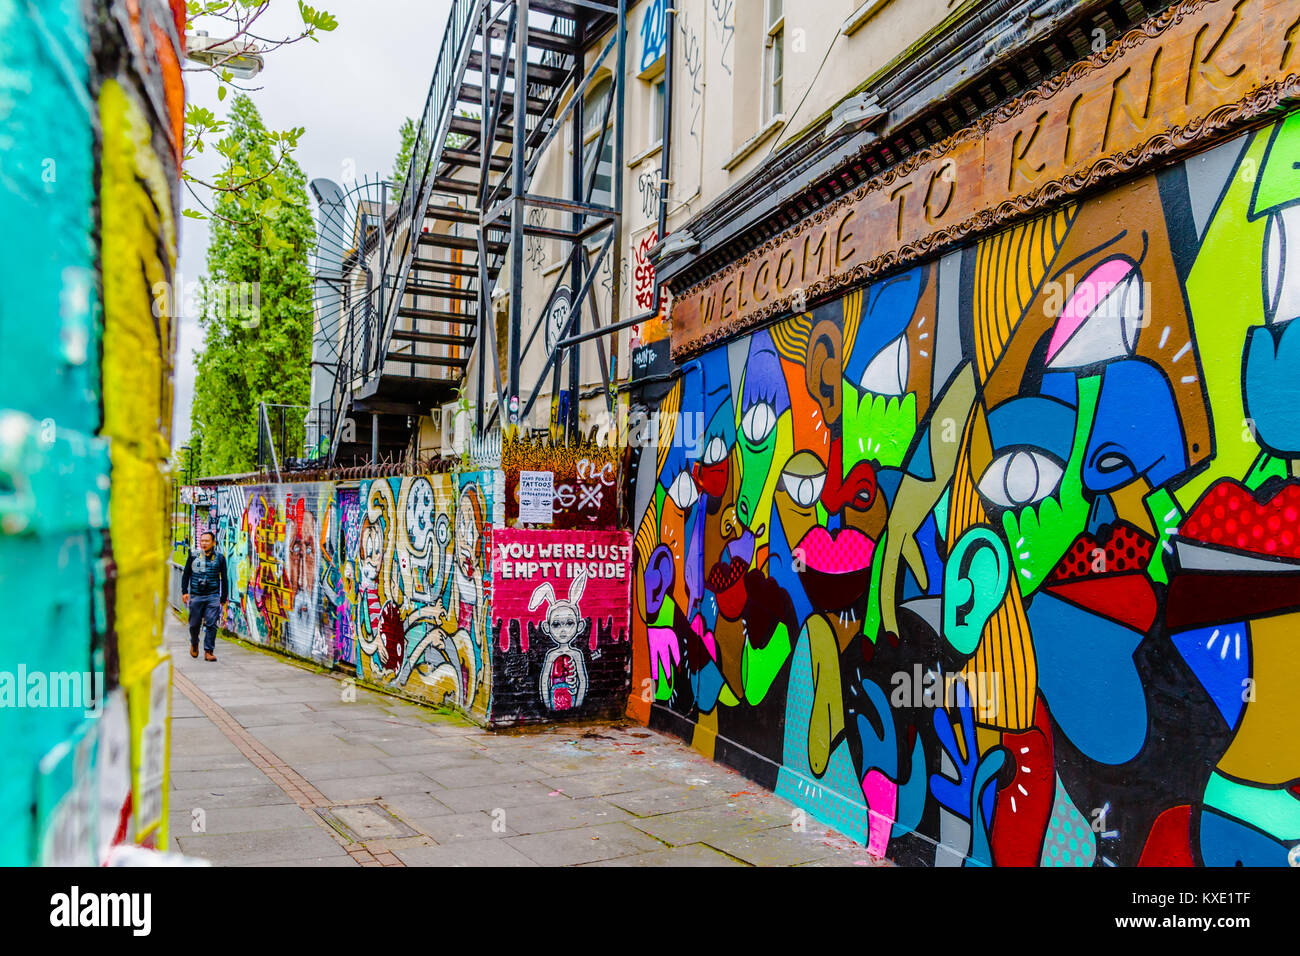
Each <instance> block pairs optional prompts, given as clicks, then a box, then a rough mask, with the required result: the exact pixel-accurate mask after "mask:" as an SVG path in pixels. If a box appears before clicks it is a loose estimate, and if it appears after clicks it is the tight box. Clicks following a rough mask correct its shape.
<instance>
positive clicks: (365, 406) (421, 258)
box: [329, 0, 626, 464]
mask: <svg viewBox="0 0 1300 956" xmlns="http://www.w3.org/2000/svg"><path fill="white" fill-rule="evenodd" d="M625 13H626V0H617V2H599V0H571V2H560V0H453V3H452V9H451V14H450V17H449V19H448V23H447V28H446V31H445V32H444V34H443V39H442V46H441V49H440V51H439V54H438V61H437V67H436V68H435V71H434V77H433V82H432V83H431V85H430V88H429V94H428V97H427V99H426V101H425V107H424V112H423V114H422V115H421V118H420V121H419V125H418V128H417V135H416V139H415V144H414V147H413V149H412V156H411V163H410V167H409V170H408V172H407V175H406V178H405V181H404V182H403V183H400V184H395V185H394V194H395V195H397V196H398V197H399V198H398V199H397V202H396V204H395V205H392V204H389V203H388V202H387V201H386V200H385V202H384V203H383V215H382V217H375V219H376V221H375V222H373V223H372V225H374V226H376V227H378V229H376V230H375V231H376V232H377V233H378V234H377V235H374V236H373V237H371V236H369V235H365V227H364V226H363V227H362V231H363V235H362V237H361V244H362V247H361V251H360V252H359V253H358V255H359V257H360V259H361V260H362V262H363V264H366V265H367V268H368V263H367V258H368V259H369V260H370V261H374V264H375V268H374V269H373V270H371V271H373V272H374V273H377V274H378V275H379V276H380V280H381V281H379V282H378V283H376V284H375V287H374V288H372V289H368V290H367V293H366V295H365V300H364V304H365V308H362V309H354V310H353V314H352V317H351V318H350V319H349V320H348V321H347V322H346V329H345V330H343V331H341V332H340V335H341V336H343V337H346V341H345V343H344V344H342V345H341V346H340V352H341V353H345V354H346V355H347V356H348V357H349V361H347V362H346V363H344V362H342V361H341V362H340V374H339V376H338V378H339V386H338V402H337V403H336V404H335V405H334V407H335V408H337V410H338V411H337V413H335V414H334V421H333V430H332V440H331V441H330V443H329V444H330V449H331V452H330V460H331V462H332V463H334V464H355V463H360V462H362V461H367V460H370V461H375V460H382V459H385V458H387V459H396V458H400V457H401V456H402V455H403V454H404V453H405V451H406V449H407V447H408V445H409V444H410V439H411V430H412V427H413V426H414V424H415V423H416V422H417V421H418V418H419V416H420V415H423V414H427V413H428V412H429V411H430V409H431V408H433V407H435V406H437V405H439V404H441V403H445V402H447V401H450V400H452V399H453V398H454V397H455V396H456V395H457V394H458V393H459V392H460V391H461V389H462V386H463V384H464V381H465V374H466V369H467V368H468V366H469V365H470V363H471V356H472V355H473V350H474V349H475V347H476V346H478V347H483V346H486V349H485V351H484V353H483V355H482V358H483V359H484V360H483V361H479V362H477V369H478V375H477V378H478V381H477V388H476V389H470V390H469V391H470V392H471V394H470V395H469V396H467V397H469V399H470V400H471V401H472V402H474V403H475V407H476V408H477V415H478V425H479V428H480V429H482V427H483V416H484V411H485V408H486V403H485V398H486V395H485V392H486V389H487V385H486V382H487V376H488V375H489V374H490V375H491V376H492V380H493V383H494V385H495V389H494V391H495V393H496V398H497V403H496V407H495V408H494V409H493V412H492V414H493V416H495V414H496V412H497V411H498V410H500V409H501V408H509V409H511V410H512V411H513V412H515V417H514V420H518V414H517V412H518V406H519V399H518V397H519V395H520V383H519V366H520V357H521V353H522V352H524V351H525V350H526V349H527V348H528V347H529V346H528V345H525V344H523V342H522V328H523V310H524V307H525V303H524V302H523V301H522V299H523V297H522V294H521V292H520V287H521V278H522V274H523V271H524V261H523V247H524V236H525V235H530V236H541V237H544V238H547V239H558V240H562V241H564V242H567V243H569V244H570V249H571V251H570V253H569V256H568V261H567V268H565V269H562V270H559V276H558V277H557V279H556V287H555V288H554V289H552V291H551V293H550V296H549V297H548V298H547V300H546V301H545V307H544V308H543V309H542V310H541V312H540V313H537V315H536V317H537V324H536V325H535V326H534V328H533V335H532V336H530V337H529V339H528V342H529V343H531V342H532V341H533V340H534V338H535V336H536V333H537V330H538V328H540V326H541V323H542V322H543V321H545V318H546V316H547V315H548V314H549V312H550V307H551V304H552V302H553V301H554V300H555V298H556V289H558V288H559V286H560V284H561V282H562V281H564V280H565V278H566V277H567V276H569V275H571V276H572V281H573V288H574V289H578V290H579V292H578V294H577V295H575V296H573V303H572V314H571V317H570V320H569V322H568V323H567V324H566V325H565V327H564V328H563V329H561V330H560V332H562V333H563V334H566V335H567V334H568V333H569V330H570V329H572V328H574V327H575V326H577V325H580V322H581V318H580V314H581V307H582V302H583V300H584V297H587V298H589V296H588V293H589V292H590V290H591V288H592V286H593V284H594V283H593V280H594V277H595V272H596V270H597V269H598V268H599V267H600V263H601V259H602V258H603V256H605V255H609V254H611V253H610V249H611V247H612V246H613V244H614V243H616V242H617V235H618V223H619V205H620V198H621V177H620V176H619V175H617V173H618V171H619V170H620V169H621V166H622V148H621V143H622V136H621V127H622V89H621V87H622V84H621V83H619V82H618V78H619V77H621V76H622V75H623V71H622V66H623V46H624V43H623V37H624V33H625V29H624V28H625ZM612 27H618V29H616V30H614V31H613V35H612V36H611V37H610V38H609V39H608V41H607V42H606V44H605V45H604V49H603V51H602V52H601V54H600V56H599V57H597V58H596V59H595V60H594V61H592V62H591V63H590V64H589V63H588V62H587V60H588V58H587V57H586V56H585V50H586V49H587V48H588V47H589V46H591V45H592V44H593V43H594V42H595V41H594V40H593V38H600V37H602V36H603V35H604V34H605V33H608V32H610V30H611V28H612ZM615 48H617V60H618V67H617V68H616V69H613V68H612V66H611V69H613V80H614V84H615V86H616V87H617V95H616V96H614V95H612V96H611V97H609V99H608V100H607V101H606V103H607V105H606V110H605V116H604V119H605V124H604V125H602V128H601V134H600V137H601V143H602V144H603V142H604V139H605V136H606V135H607V132H606V127H607V126H608V121H609V117H610V110H611V108H612V106H613V103H614V102H615V100H617V103H618V119H619V130H620V132H619V133H617V134H608V135H614V136H617V139H616V140H615V145H616V149H617V154H618V155H617V159H616V161H615V163H614V175H613V177H612V178H613V188H614V197H615V198H614V201H613V203H612V204H609V205H600V204H594V203H592V202H591V194H592V188H591V181H592V179H593V178H594V175H595V171H594V169H593V170H587V169H584V168H583V167H584V165H586V164H585V163H583V162H578V163H571V164H570V165H571V166H573V167H574V168H573V170H572V173H571V175H570V176H568V177H566V178H568V179H569V180H570V189H571V190H572V194H571V195H570V196H568V197H566V198H548V197H545V196H539V195H534V194H532V193H530V191H529V190H530V187H531V185H532V182H533V177H534V174H535V172H536V170H537V165H538V162H539V160H540V158H541V156H542V154H543V153H544V152H545V151H546V150H547V148H548V147H549V146H551V144H552V143H553V141H554V140H555V138H556V135H557V134H558V133H559V131H560V129H561V127H562V124H563V122H564V121H565V120H566V119H570V120H571V122H572V124H573V125H572V129H573V135H574V139H573V142H574V143H575V144H578V145H576V146H575V153H576V154H577V155H583V149H582V146H581V144H582V142H583V140H582V133H583V127H582V104H583V96H584V95H585V94H586V93H587V91H588V90H589V89H590V88H591V86H592V81H593V77H594V76H595V73H594V70H595V68H596V66H598V65H599V64H600V63H602V62H603V61H605V60H606V59H607V58H608V54H609V53H610V51H611V50H614V49H615ZM597 152H599V150H597ZM528 208H543V209H547V210H552V211H556V212H559V213H561V214H562V215H563V214H567V215H568V218H569V219H570V221H571V226H570V228H567V229H566V228H548V227H546V226H542V225H537V224H534V223H530V222H527V221H526V220H527V219H528V218H529V217H528V216H527V214H526V210H527V209H528ZM602 233H604V234H605V236H604V245H603V246H601V247H600V252H599V254H598V255H597V257H596V261H595V262H594V263H593V262H591V261H590V259H591V256H590V250H588V251H587V253H586V254H580V253H579V251H578V250H582V249H584V248H585V247H586V246H585V244H587V243H591V242H592V241H593V237H596V238H599V237H600V236H601V234H602ZM507 256H510V257H511V259H510V272H509V274H510V286H511V288H510V289H509V290H505V291H507V292H508V294H509V311H510V322H509V333H508V335H509V338H508V342H507V348H506V349H505V362H504V363H501V362H498V360H497V355H498V349H497V345H496V334H495V315H494V311H493V303H492V297H493V292H494V289H495V285H496V282H497V278H498V276H499V275H500V273H501V271H502V268H503V266H504V265H505V263H506V261H507V258H506V257H507ZM376 260H377V261H376ZM613 271H614V273H615V275H617V270H613ZM614 299H615V302H617V295H615V297H614ZM534 305H536V303H534ZM615 308H617V306H615ZM530 311H532V310H530ZM592 322H593V324H594V325H596V326H599V317H598V316H597V314H596V312H595V311H594V306H593V311H592ZM571 351H572V353H573V354H571V355H570V356H569V361H570V364H571V370H572V371H571V377H574V376H576V371H577V361H578V355H577V351H576V348H575V349H573V350H571ZM554 352H555V353H559V352H560V350H559V349H555V350H554ZM601 355H602V366H603V365H604V363H603V347H602V348H601ZM562 358H563V357H562V356H560V355H558V354H552V355H548V358H547V363H546V369H547V372H552V371H553V372H554V374H555V377H556V379H557V380H558V370H559V365H558V364H555V363H556V362H558V361H562ZM502 364H505V366H506V368H505V370H504V375H503V369H502ZM489 368H490V369H491V372H490V373H489V372H488V369H489ZM545 374H546V373H543V377H545ZM535 395H536V389H534V390H533V397H535ZM512 399H513V402H512ZM528 406H529V407H531V401H529V402H528Z"/></svg>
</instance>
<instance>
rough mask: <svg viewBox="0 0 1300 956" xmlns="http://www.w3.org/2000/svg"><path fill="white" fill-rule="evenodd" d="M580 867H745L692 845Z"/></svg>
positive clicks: (732, 859) (701, 847)
mask: <svg viewBox="0 0 1300 956" xmlns="http://www.w3.org/2000/svg"><path fill="white" fill-rule="evenodd" d="M581 865H582V866H693V867H694V866H746V865H747V864H746V863H744V862H743V861H741V860H737V859H735V858H733V857H730V856H727V854H725V853H722V852H720V851H718V850H715V849H714V848H713V847H711V846H705V845H704V844H702V843H694V844H691V845H690V846H678V847H673V848H672V849H665V850H654V851H652V852H650V853H636V854H633V855H632V856H620V857H615V858H614V859H612V860H597V861H596V862H594V863H583V864H581Z"/></svg>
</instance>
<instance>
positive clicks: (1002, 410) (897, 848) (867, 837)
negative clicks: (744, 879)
mask: <svg viewBox="0 0 1300 956" xmlns="http://www.w3.org/2000/svg"><path fill="white" fill-rule="evenodd" d="M1297 170H1300V114H1292V115H1291V116H1289V117H1286V118H1285V119H1282V120H1279V121H1277V122H1275V123H1274V124H1273V125H1271V126H1268V127H1266V128H1264V129H1261V130H1259V131H1257V132H1253V133H1250V134H1247V135H1245V136H1240V137H1238V138H1236V139H1233V140H1231V141H1228V142H1226V143H1224V144H1222V145H1219V146H1217V147H1216V148H1214V149H1212V150H1209V151H1208V152H1203V153H1201V154H1199V155H1196V156H1193V157H1192V158H1190V159H1188V160H1187V161H1185V162H1183V163H1180V164H1177V165H1174V166H1170V167H1167V168H1165V169H1162V170H1160V171H1158V172H1156V173H1154V174H1151V175H1147V176H1145V177H1143V178H1139V179H1136V180H1134V181H1131V182H1128V183H1127V184H1125V185H1122V186H1120V187H1118V188H1115V189H1112V190H1111V191H1109V192H1107V193H1105V194H1102V195H1100V196H1096V197H1093V198H1089V199H1086V200H1084V201H1082V202H1079V203H1077V204H1074V205H1069V206H1065V207H1063V208H1060V209H1058V210H1056V211H1055V212H1052V213H1050V214H1048V215H1043V216H1041V217H1039V218H1036V219H1033V220H1031V221H1027V222H1024V223H1022V224H1020V225H1017V226H1015V227H1013V228H1009V229H1006V230H1004V231H1002V232H999V233H997V234H995V235H990V236H988V237H986V238H983V239H981V240H979V241H977V242H975V243H974V244H972V245H968V246H966V247H964V248H960V249H957V250H956V251H953V252H950V253H948V254H945V255H943V256H942V257H941V258H939V259H937V260H934V261H930V262H927V263H924V264H921V265H919V266H916V267H913V268H910V269H908V270H907V271H903V272H899V273H896V274H893V275H889V276H887V277H884V278H881V279H878V280H876V281H872V282H871V283H869V284H867V285H865V286H862V287H858V288H854V289H852V290H851V291H848V292H847V293H846V294H843V295H842V296H841V297H840V298H837V299H834V300H832V301H829V302H826V303H825V304H823V305H820V306H817V307H816V308H814V309H813V310H812V311H811V312H807V313H803V314H798V315H793V316H790V317H787V318H785V319H783V320H781V321H779V322H778V323H777V324H775V325H772V326H770V327H768V328H765V329H762V330H759V331H755V332H753V333H752V334H749V335H746V336H743V337H738V338H735V339H733V340H731V341H729V342H727V343H726V344H724V345H722V346H720V347H717V348H714V349H713V350H712V351H708V352H706V353H704V354H701V355H699V356H698V357H696V358H694V359H692V360H690V361H689V362H687V363H686V364H685V365H684V366H683V367H682V370H681V376H680V378H679V379H678V380H677V381H676V382H675V383H673V385H672V387H671V389H670V390H669V391H668V392H667V394H666V395H665V396H664V397H663V399H662V401H660V402H659V403H658V405H657V407H656V408H655V409H654V411H655V412H656V418H657V423H658V440H657V442H656V444H655V446H654V447H652V448H649V449H647V450H646V451H645V452H644V453H643V454H642V456H641V458H640V461H639V472H638V481H637V490H636V502H635V508H636V524H635V528H636V539H635V552H636V558H635V573H634V579H633V589H632V590H633V602H634V607H635V611H634V615H633V627H634V629H635V644H636V659H635V661H634V668H633V685H632V697H631V707H630V709H631V710H632V711H633V712H634V713H635V712H637V711H638V710H639V709H641V708H642V705H641V703H640V701H641V700H642V697H641V691H642V690H643V689H644V691H645V699H646V700H649V699H651V698H652V699H653V706H652V707H650V708H649V721H650V723H651V724H652V725H653V726H657V727H662V728H666V729H670V730H672V731H674V732H676V733H679V734H681V735H683V736H684V737H686V738H687V739H688V740H691V741H692V742H693V744H694V745H695V746H696V747H697V748H698V749H700V750H702V751H704V752H705V753H707V754H710V755H712V756H714V757H715V758H716V759H718V760H721V761H723V762H725V763H728V764H730V765H732V766H734V767H736V768H738V769H740V770H742V771H743V772H745V773H746V774H748V775H749V776H750V777H752V778H754V779H755V780H757V781H759V782H760V783H763V784H764V785H766V786H769V787H772V788H774V789H775V790H776V791H777V792H778V793H780V794H781V795H783V796H786V797H788V798H789V799H790V800H792V801H793V802H795V803H796V804H798V805H800V806H802V807H805V808H807V809H808V810H809V811H810V812H811V813H812V814H814V815H815V816H816V817H818V818H819V819H822V820H824V821H825V822H827V823H830V824H832V825H834V826H836V827H837V828H839V829H841V830H842V831H844V832H846V833H848V834H851V835H852V836H854V837H855V838H856V839H858V840H860V841H861V842H862V843H864V844H866V845H867V846H868V847H869V848H870V849H871V850H872V851H873V852H875V853H878V854H888V855H889V857H890V858H891V859H894V860H897V861H899V862H902V863H911V864H921V865H963V864H964V865H1044V866H1089V865H1103V866H1111V865H1118V866H1133V865H1197V864H1204V865H1216V866H1233V865H1237V864H1245V865H1255V864H1263V865H1286V864H1287V862H1288V853H1293V852H1294V848H1295V847H1296V846H1297V845H1298V844H1300V734H1297V732H1296V730H1297V728H1298V727H1300V696H1298V695H1297V694H1296V693H1295V688H1294V684H1295V677H1296V675H1297V674H1300V642H1298V641H1297V640H1296V635H1297V634H1298V633H1300V480H1297V468H1298V467H1300V461H1298V459H1300V411H1297V409H1300V385H1297V383H1300V331H1297V329H1300V323H1297V322H1295V321H1294V320H1295V319H1296V318H1297V316H1300V253H1298V252H1297V250H1298V249H1300V241H1297V237H1300V172H1297ZM556 595H557V596H558V597H560V598H561V599H562V598H563V593H562V591H561V589H560V588H556ZM641 712H642V713H644V709H641Z"/></svg>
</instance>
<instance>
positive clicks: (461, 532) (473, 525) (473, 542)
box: [456, 495, 478, 562]
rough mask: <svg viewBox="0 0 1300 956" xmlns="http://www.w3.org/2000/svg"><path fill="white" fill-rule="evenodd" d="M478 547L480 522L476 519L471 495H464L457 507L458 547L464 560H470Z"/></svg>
mask: <svg viewBox="0 0 1300 956" xmlns="http://www.w3.org/2000/svg"><path fill="white" fill-rule="evenodd" d="M477 547H478V524H477V522H475V520H474V506H473V504H471V502H470V499H469V496H468V495H465V496H462V497H461V499H460V506H459V507H458V508H457V509H456V549H457V551H458V552H459V553H460V557H461V560H462V562H470V561H472V560H473V558H474V551H475V548H477Z"/></svg>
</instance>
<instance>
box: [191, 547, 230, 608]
mask: <svg viewBox="0 0 1300 956" xmlns="http://www.w3.org/2000/svg"><path fill="white" fill-rule="evenodd" d="M229 587H230V585H229V582H228V581H227V580H226V556H225V555H224V554H222V553H221V552H220V551H217V550H216V549H215V548H214V549H213V551H212V558H211V559H210V560H209V559H207V558H205V557H204V554H203V552H202V551H191V552H190V556H189V558H188V559H186V561H185V573H184V574H182V575H181V593H182V594H189V595H191V596H192V597H200V596H203V597H206V596H207V595H210V594H216V595H218V596H219V597H220V599H221V603H222V604H225V603H226V598H227V597H228V591H229Z"/></svg>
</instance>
